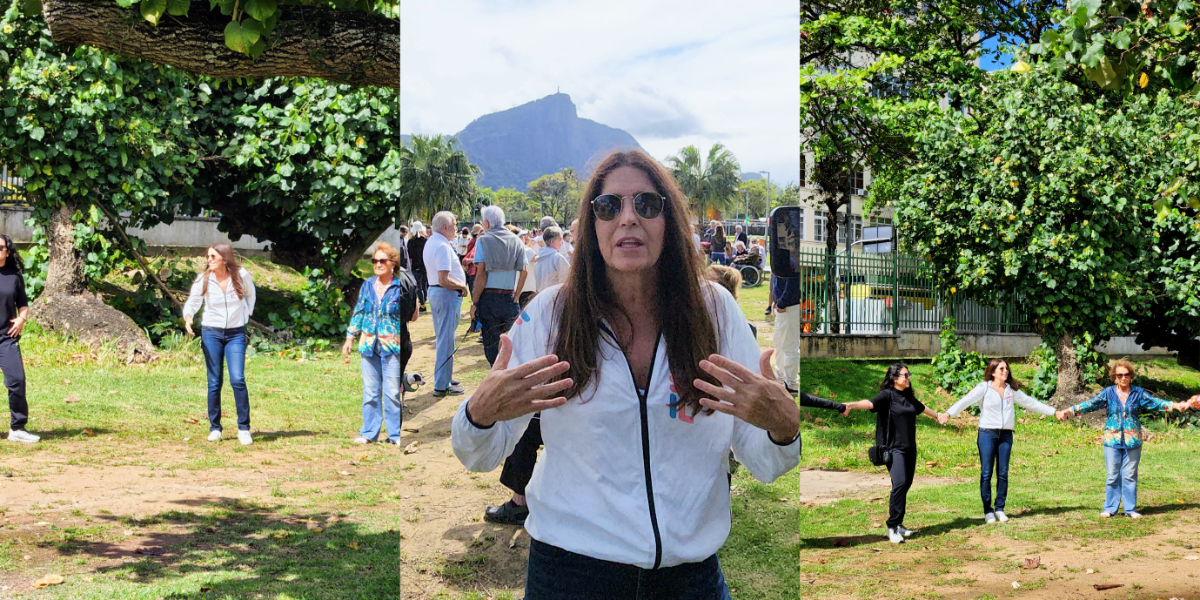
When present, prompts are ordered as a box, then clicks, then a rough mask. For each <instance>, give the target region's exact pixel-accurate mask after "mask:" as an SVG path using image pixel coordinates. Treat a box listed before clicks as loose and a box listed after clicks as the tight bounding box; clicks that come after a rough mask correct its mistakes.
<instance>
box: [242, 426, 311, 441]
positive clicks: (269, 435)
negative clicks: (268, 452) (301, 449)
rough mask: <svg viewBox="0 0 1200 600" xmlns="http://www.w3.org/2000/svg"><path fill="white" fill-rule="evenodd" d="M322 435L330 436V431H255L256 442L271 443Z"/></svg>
mask: <svg viewBox="0 0 1200 600" xmlns="http://www.w3.org/2000/svg"><path fill="white" fill-rule="evenodd" d="M320 435H329V432H328V431H308V430H306V429H301V430H299V431H255V432H254V441H256V442H270V441H272V440H280V439H286V438H294V437H317V436H320Z"/></svg>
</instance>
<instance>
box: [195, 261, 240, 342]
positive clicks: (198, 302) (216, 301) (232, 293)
mask: <svg viewBox="0 0 1200 600" xmlns="http://www.w3.org/2000/svg"><path fill="white" fill-rule="evenodd" d="M238 276H239V277H241V278H242V291H243V292H244V293H245V296H246V297H245V298H238V296H237V290H235V289H234V288H233V282H230V285H229V291H228V292H222V291H221V284H219V283H217V276H216V275H213V274H212V273H209V274H208V294H207V295H204V294H202V292H201V290H202V288H203V287H204V274H203V273H201V274H200V276H199V277H197V278H196V281H195V282H194V283H192V291H191V293H189V294H188V299H187V303H185V304H184V305H183V318H184V319H185V320H187V321H191V320H192V317H194V316H196V313H197V312H199V311H200V308H201V307H203V308H204V315H203V316H202V317H201V318H200V325H201V326H202V327H217V328H219V329H233V328H235V327H242V326H244V325H245V324H246V323H247V322H249V321H250V315H251V314H254V280H253V279H251V277H250V272H249V271H247V270H246V269H245V268H244V267H238Z"/></svg>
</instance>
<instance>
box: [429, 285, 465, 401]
mask: <svg viewBox="0 0 1200 600" xmlns="http://www.w3.org/2000/svg"><path fill="white" fill-rule="evenodd" d="M462 303H463V299H462V296H461V295H459V293H458V292H456V291H454V290H448V289H446V288H443V287H431V288H429V308H430V312H432V313H433V335H434V336H435V337H436V338H437V339H436V343H437V355H436V357H435V358H434V371H433V390H434V391H435V392H441V391H445V390H446V389H448V388H449V387H450V380H451V378H452V377H453V375H454V332H455V331H456V330H457V329H458V320H459V317H460V316H461V313H462Z"/></svg>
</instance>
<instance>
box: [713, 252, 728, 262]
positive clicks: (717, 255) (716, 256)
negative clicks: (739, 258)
mask: <svg viewBox="0 0 1200 600" xmlns="http://www.w3.org/2000/svg"><path fill="white" fill-rule="evenodd" d="M712 262H713V264H714V265H723V264H726V262H725V253H724V252H713V253H712Z"/></svg>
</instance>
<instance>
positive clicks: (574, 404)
mask: <svg viewBox="0 0 1200 600" xmlns="http://www.w3.org/2000/svg"><path fill="white" fill-rule="evenodd" d="M706 285H707V286H708V296H709V297H710V298H711V304H712V305H711V306H710V311H711V312H712V314H713V315H714V317H715V319H716V323H717V331H718V334H719V335H718V349H719V353H720V354H721V355H723V356H726V357H728V358H730V359H732V360H734V361H736V362H738V363H740V364H741V365H743V366H745V367H746V368H748V369H751V370H752V371H754V372H758V359H759V356H760V354H761V352H760V350H759V348H758V343H757V342H756V341H755V340H754V336H753V334H751V332H750V327H749V326H748V324H747V322H746V318H745V316H744V315H743V314H742V311H741V309H740V308H739V307H738V305H737V302H736V301H735V300H734V299H733V297H732V296H731V295H730V294H729V292H728V291H726V290H725V289H724V288H721V287H720V286H717V285H716V284H712V283H708V282H706ZM559 289H560V288H559V287H558V286H555V287H551V288H550V289H548V290H546V291H543V292H540V293H538V295H537V296H535V297H534V299H533V301H532V302H530V303H529V305H528V306H527V307H526V309H525V310H524V311H522V312H521V315H520V316H519V317H518V319H517V321H516V324H515V325H513V327H512V329H511V330H510V331H509V335H510V336H511V337H512V340H513V357H512V360H511V361H510V362H509V368H512V367H515V366H517V365H520V364H524V363H526V362H529V361H531V360H534V359H536V358H539V357H541V356H545V355H547V354H551V353H552V352H553V349H554V335H553V332H555V331H556V330H557V326H556V321H557V316H556V315H555V314H554V312H553V308H554V301H555V298H556V297H557V295H558V291H559ZM601 339H602V341H601V347H600V356H599V357H598V363H599V369H598V371H597V376H596V377H595V378H594V379H593V380H592V383H591V384H590V385H589V386H588V389H586V390H584V392H583V393H582V394H581V395H580V397H574V398H571V399H569V400H568V401H567V403H566V404H565V405H563V406H560V407H558V408H554V409H550V410H546V411H543V412H542V413H541V427H542V441H543V443H544V444H545V450H544V451H543V452H542V455H541V457H540V458H539V459H538V461H537V466H536V467H534V470H533V478H532V479H531V480H530V482H529V485H528V486H527V487H526V498H527V500H528V503H529V516H528V517H527V518H526V521H525V529H526V530H527V531H528V532H529V535H530V536H531V537H532V538H534V539H536V540H538V541H540V542H543V543H546V544H551V545H553V546H558V547H559V548H563V549H565V550H569V551H571V552H575V553H578V554H583V555H585V556H590V557H592V558H598V559H602V560H608V561H613V562H618V563H624V564H630V565H636V566H638V567H641V568H644V569H655V568H660V567H670V566H674V565H678V564H681V563H688V562H698V561H702V560H704V559H706V558H708V557H709V556H711V555H712V554H713V553H715V552H716V551H717V550H718V549H719V548H720V547H721V546H722V545H723V544H724V543H725V539H726V538H727V537H728V536H729V528H730V504H729V486H728V481H727V479H726V476H727V473H728V468H729V467H728V465H729V461H728V457H729V452H730V450H731V449H732V451H733V454H734V456H735V457H736V458H737V460H738V462H740V463H742V464H743V465H745V466H746V468H747V469H748V470H749V471H750V473H751V474H753V475H754V477H755V478H757V479H758V480H759V481H762V482H771V481H774V480H775V479H776V478H778V477H779V476H781V475H783V474H784V473H787V472H788V471H789V470H791V469H792V468H794V467H795V466H796V465H797V464H799V462H800V440H799V438H797V439H796V440H794V441H792V442H791V443H790V444H788V445H786V446H781V445H779V444H776V443H775V442H774V441H772V440H771V439H770V438H769V437H768V435H767V432H766V431H765V430H763V429H760V428H758V427H755V426H753V425H750V424H749V423H746V422H744V421H741V420H739V419H737V418H735V417H733V416H731V415H726V414H724V413H719V412H718V413H713V414H711V415H705V414H704V413H703V412H701V413H699V414H697V415H695V416H694V417H693V416H691V415H690V411H685V410H683V409H680V410H676V409H673V408H671V407H670V406H669V405H670V404H671V403H672V402H674V401H675V400H676V399H677V398H678V397H677V396H676V395H675V393H674V391H673V385H672V384H673V381H672V379H671V370H670V367H669V365H668V362H667V353H666V352H667V350H666V348H667V346H666V341H665V340H664V339H662V338H661V337H660V339H659V342H658V346H657V349H656V350H655V356H654V362H653V363H652V366H651V371H650V385H649V389H648V390H646V392H645V396H644V397H643V396H641V395H640V394H639V392H638V390H637V389H635V384H634V381H633V375H632V372H631V370H630V367H629V364H628V362H626V360H625V355H624V354H623V353H622V352H621V350H620V348H618V347H617V346H616V344H615V343H614V342H613V341H612V339H611V337H610V336H607V335H605V336H602V338H601ZM581 397H582V398H585V399H588V400H587V401H586V402H584V401H581ZM466 406H467V401H464V402H463V403H462V404H461V405H460V406H459V408H458V412H457V413H456V414H455V416H454V421H453V425H452V427H451V441H452V444H453V447H454V453H455V455H456V456H458V459H459V460H460V461H462V463H463V465H465V466H466V467H467V469H468V470H471V471H491V470H493V469H495V468H496V467H498V466H500V464H501V463H502V462H503V461H504V459H505V457H507V456H508V455H509V454H511V453H512V451H513V448H514V447H515V446H516V444H517V441H518V440H519V439H520V438H521V434H523V433H524V432H525V428H526V426H527V425H528V424H529V421H530V419H531V418H532V417H533V415H525V416H523V417H518V418H516V419H512V420H509V421H500V422H497V423H495V424H494V425H492V426H491V427H488V428H486V429H481V428H478V427H475V426H474V425H472V424H471V423H470V421H468V419H467V416H466V412H465V411H466Z"/></svg>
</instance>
